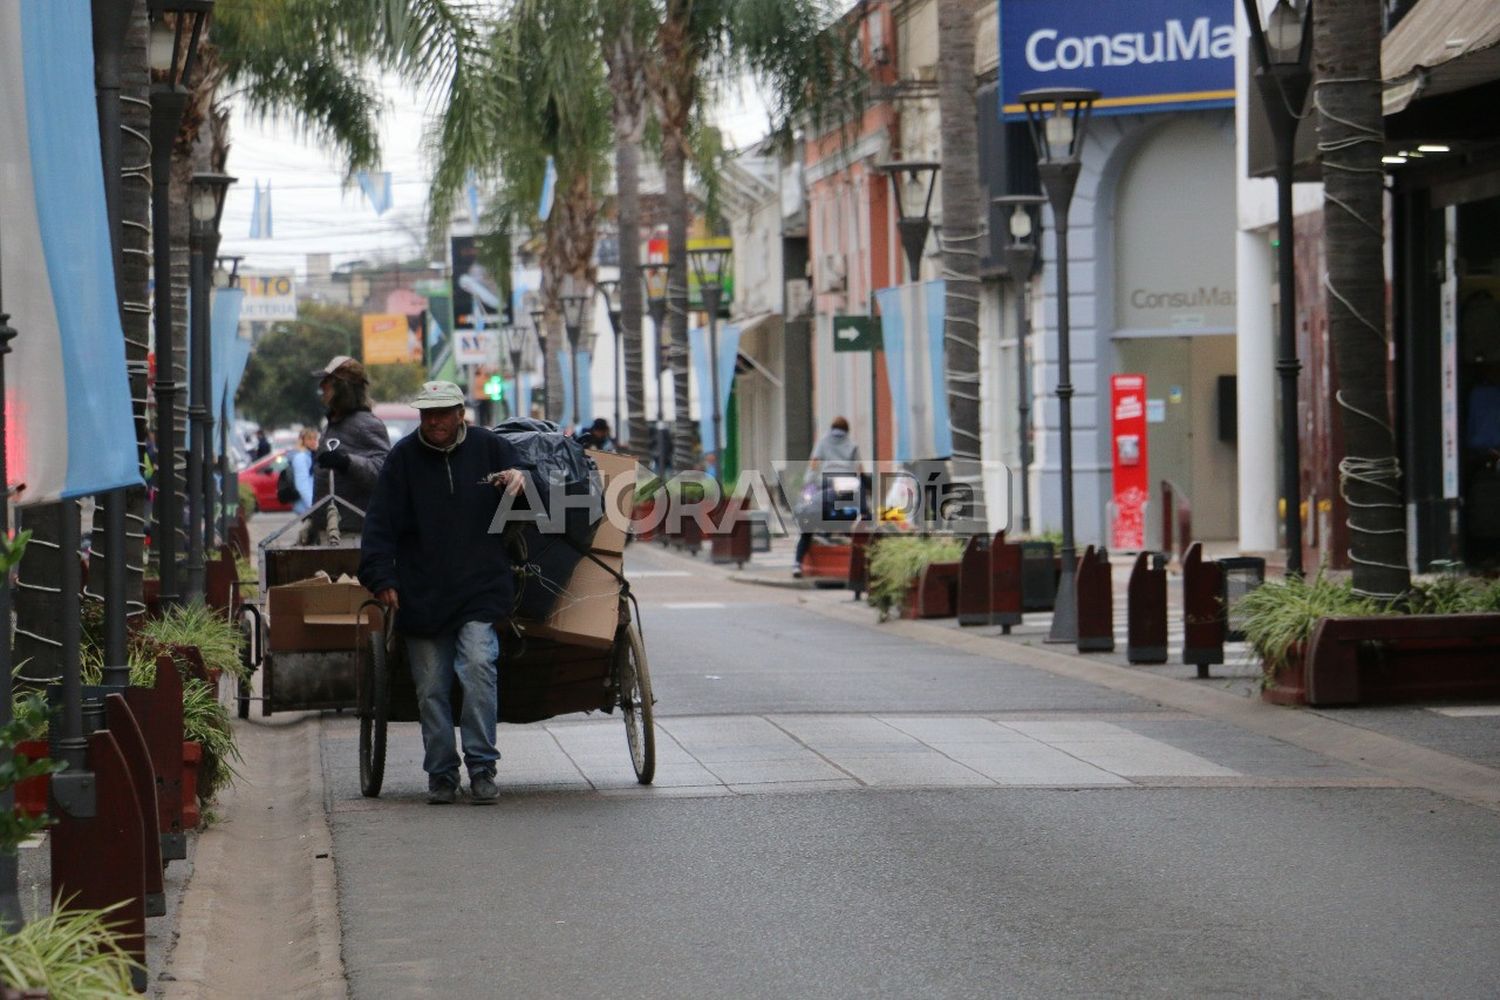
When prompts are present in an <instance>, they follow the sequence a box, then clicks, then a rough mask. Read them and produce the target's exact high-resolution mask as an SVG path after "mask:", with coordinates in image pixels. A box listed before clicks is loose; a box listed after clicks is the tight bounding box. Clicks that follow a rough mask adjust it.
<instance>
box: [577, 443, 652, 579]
mask: <svg viewBox="0 0 1500 1000" xmlns="http://www.w3.org/2000/svg"><path fill="white" fill-rule="evenodd" d="M588 454H589V457H590V458H592V459H593V460H594V464H596V465H598V466H599V474H600V476H601V477H602V478H603V479H604V518H603V519H602V520H601V521H600V522H599V530H598V531H597V532H595V534H594V544H593V550H594V551H595V552H604V553H608V554H610V555H615V556H618V555H623V554H624V552H625V536H626V534H627V533H628V532H629V528H630V518H631V516H632V515H633V514H634V513H635V488H636V482H637V479H636V477H637V474H638V471H639V469H640V465H639V464H638V463H637V462H636V460H635V459H633V458H631V457H629V456H628V455H617V454H615V453H614V452H609V451H593V450H590V451H589V453H588Z"/></svg>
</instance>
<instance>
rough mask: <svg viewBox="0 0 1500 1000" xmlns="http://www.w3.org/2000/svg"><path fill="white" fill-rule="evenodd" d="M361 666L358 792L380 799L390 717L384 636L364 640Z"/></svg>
mask: <svg viewBox="0 0 1500 1000" xmlns="http://www.w3.org/2000/svg"><path fill="white" fill-rule="evenodd" d="M363 652H364V653H365V655H364V656H363V657H362V659H363V661H364V662H363V663H362V664H361V665H360V687H359V690H360V700H359V790H360V793H361V794H363V795H364V796H365V797H366V798H372V799H373V798H376V797H377V796H379V795H380V785H381V783H382V782H383V781H384V780H385V735H386V726H387V724H388V723H389V721H390V714H391V674H390V656H389V654H387V652H386V649H385V635H384V633H383V632H371V633H370V634H368V635H367V636H365V642H364V648H363Z"/></svg>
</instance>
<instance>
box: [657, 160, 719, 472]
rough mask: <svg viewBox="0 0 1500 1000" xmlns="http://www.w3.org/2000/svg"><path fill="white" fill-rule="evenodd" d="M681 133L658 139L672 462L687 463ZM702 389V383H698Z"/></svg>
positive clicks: (692, 437)
mask: <svg viewBox="0 0 1500 1000" xmlns="http://www.w3.org/2000/svg"><path fill="white" fill-rule="evenodd" d="M686 141H687V138H686V136H684V135H682V134H681V133H678V134H675V135H670V134H669V135H667V136H664V137H663V141H662V157H661V166H662V170H663V172H664V173H665V175H666V185H665V186H666V192H665V193H666V197H665V202H666V212H667V263H668V269H667V329H668V331H669V332H670V334H671V340H670V344H671V347H670V348H669V350H670V352H671V358H672V466H673V468H675V469H677V470H678V471H681V470H683V469H690V468H692V467H693V464H694V460H695V458H696V456H695V455H694V446H695V444H696V443H697V441H698V428H697V425H696V424H694V423H693V415H692V410H691V399H690V392H691V384H690V383H689V381H688V360H689V359H688V264H687V230H688V219H689V212H688V201H687V183H686V181H687V177H686V172H687V155H686V148H685V145H684V144H685V143H686ZM702 388H703V391H705V392H706V391H707V390H708V387H707V386H704V387H702Z"/></svg>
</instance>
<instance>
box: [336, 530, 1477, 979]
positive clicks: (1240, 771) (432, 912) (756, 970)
mask: <svg viewBox="0 0 1500 1000" xmlns="http://www.w3.org/2000/svg"><path fill="white" fill-rule="evenodd" d="M627 572H628V574H629V575H630V577H631V579H632V581H633V584H634V589H635V591H636V593H637V594H638V596H639V597H640V601H641V615H642V620H643V621H644V624H645V632H646V639H647V645H648V650H649V654H650V658H651V670H652V676H653V682H654V685H655V688H656V694H657V697H658V699H659V703H658V705H657V711H658V713H659V715H658V743H657V746H658V761H659V763H658V776H657V780H656V783H655V784H654V785H653V786H651V787H642V786H640V785H638V784H637V783H636V782H635V780H634V776H633V774H632V772H631V769H630V764H629V758H628V753H627V750H626V745H625V739H624V731H623V726H622V725H621V723H620V721H619V719H618V718H617V717H613V716H602V717H583V716H572V717H565V718H562V719H556V720H553V721H551V722H548V723H544V724H537V725H533V726H524V727H518V726H506V727H502V728H501V732H500V743H501V750H502V753H503V755H504V759H503V760H502V766H501V771H500V776H499V777H500V784H501V793H502V801H501V804H500V805H499V806H498V807H496V808H494V809H474V808H470V807H468V806H459V807H454V808H447V809H438V808H433V807H430V806H427V805H425V804H424V803H423V801H422V793H423V790H424V788H425V779H424V776H423V775H422V773H421V767H420V757H421V750H420V737H419V733H418V730H417V726H416V725H415V724H400V725H396V726H393V727H392V731H391V732H392V747H391V751H390V754H389V761H388V765H387V777H386V789H385V792H384V793H383V795H382V797H381V798H380V799H378V800H368V799H364V798H362V797H361V796H360V794H359V790H358V782H357V768H356V757H355V738H356V724H355V723H354V721H353V720H352V719H349V718H338V717H333V716H328V717H326V718H325V719H324V720H323V723H322V739H321V746H322V755H323V769H324V784H325V790H326V791H325V794H326V796H327V803H326V804H327V806H328V808H329V813H330V817H331V822H332V830H333V853H334V859H335V862H336V865H337V877H338V892H339V904H340V911H341V918H342V932H343V949H342V950H343V961H344V964H345V968H346V970H347V973H348V976H349V980H350V984H351V992H352V995H353V996H355V997H360V998H363V997H371V998H373V997H385V996H403V997H404V996H444V997H468V996H473V997H483V996H496V995H509V996H524V997H578V996H590V995H611V996H624V997H695V998H701V997H824V996H826V997H868V996H923V997H965V996H986V997H990V996H1036V997H1064V996H1098V995H1115V996H1139V995H1163V996H1198V995H1213V996H1288V997H1290V996H1299V997H1300V996H1348V995H1354V994H1362V995H1367V996H1392V997H1395V996H1413V995H1425V996H1492V995H1494V983H1495V981H1496V980H1497V977H1500V929H1497V927H1496V923H1495V920H1494V913H1495V911H1496V907H1497V904H1500V874H1497V873H1500V823H1497V817H1496V814H1495V813H1494V812H1493V811H1492V810H1490V809H1488V808H1483V807H1482V806H1480V805H1475V804H1470V803H1471V802H1474V801H1480V800H1483V799H1484V798H1485V792H1486V790H1485V789H1484V787H1483V780H1484V778H1485V774H1486V773H1485V772H1479V773H1480V783H1479V786H1474V785H1473V783H1472V778H1470V785H1469V786H1465V787H1471V788H1473V787H1477V788H1478V790H1477V792H1475V793H1474V794H1472V795H1468V796H1466V797H1467V799H1468V801H1465V800H1464V797H1460V798H1454V797H1451V796H1447V795H1443V794H1439V793H1437V792H1434V791H1432V790H1430V788H1429V787H1414V785H1416V784H1421V782H1413V781H1411V780H1405V779H1402V778H1401V777H1399V776H1393V775H1395V774H1397V772H1396V770H1394V769H1393V768H1391V767H1382V766H1375V765H1374V764H1371V765H1370V766H1366V765H1364V764H1362V763H1361V762H1360V756H1359V754H1357V753H1352V752H1336V753H1335V752H1324V751H1323V750H1320V749H1311V748H1312V747H1329V748H1337V747H1340V746H1344V745H1346V744H1347V741H1348V737H1347V735H1346V734H1348V733H1354V734H1368V736H1369V738H1370V739H1374V738H1375V737H1376V734H1379V733H1384V734H1386V735H1387V736H1394V737H1395V738H1396V739H1397V740H1403V741H1410V742H1411V743H1412V744H1414V745H1419V746H1421V745H1425V746H1427V747H1429V749H1430V750H1438V751H1442V752H1444V753H1447V754H1457V755H1459V756H1460V757H1463V756H1467V757H1468V759H1469V761H1470V762H1472V763H1481V764H1490V765H1493V763H1494V759H1493V758H1492V757H1489V756H1487V754H1488V753H1489V750H1490V748H1491V745H1492V742H1493V732H1494V729H1495V719H1494V717H1493V716H1487V715H1484V714H1477V713H1475V712H1471V713H1470V714H1463V713H1460V714H1457V715H1439V714H1437V713H1435V712H1431V711H1428V710H1426V709H1411V710H1404V711H1409V712H1412V713H1418V715H1417V716H1416V717H1415V718H1414V719H1405V720H1404V721H1403V718H1402V717H1397V716H1389V717H1380V718H1366V719H1351V720H1349V722H1352V723H1353V725H1350V724H1348V723H1347V722H1344V721H1340V720H1337V719H1324V718H1320V717H1319V716H1317V715H1314V714H1312V713H1292V712H1288V711H1287V710H1270V709H1267V710H1266V712H1267V713H1270V714H1268V715H1266V716H1264V718H1265V719H1266V720H1267V721H1266V722H1265V723H1264V724H1260V723H1257V724H1256V725H1253V726H1249V725H1242V724H1239V723H1238V722H1237V721H1235V720H1236V719H1237V718H1238V717H1237V716H1236V714H1235V713H1236V712H1244V711H1254V710H1256V709H1257V708H1258V706H1255V705H1253V703H1250V702H1248V701H1245V700H1244V699H1240V698H1239V697H1238V696H1237V695H1230V694H1226V693H1224V692H1222V691H1215V692H1211V693H1212V694H1213V695H1214V697H1216V698H1219V699H1221V700H1223V701H1226V702H1227V701H1228V700H1233V701H1234V704H1231V705H1230V706H1229V709H1227V710H1223V711H1220V710H1214V711H1197V710H1194V709H1192V708H1191V707H1186V708H1185V707H1184V705H1189V706H1191V704H1192V701H1191V699H1192V698H1198V697H1201V695H1200V694H1198V693H1197V692H1199V691H1200V690H1202V689H1200V688H1194V687H1191V686H1190V685H1189V684H1188V683H1187V682H1184V681H1179V680H1168V679H1165V678H1153V677H1151V676H1150V675H1145V674H1143V675H1142V676H1144V677H1146V680H1147V682H1149V683H1151V684H1155V685H1157V688H1160V689H1165V688H1168V687H1170V688H1174V689H1179V688H1180V689H1183V690H1186V691H1188V692H1189V695H1187V696H1184V698H1176V697H1171V698H1159V697H1152V696H1148V695H1146V694H1143V693H1142V692H1141V691H1137V692H1134V693H1131V692H1129V691H1125V690H1122V686H1123V685H1121V684H1111V683H1099V682H1096V681H1095V680H1093V679H1088V678H1085V677H1082V676H1069V675H1068V671H1066V670H1054V669H1038V668H1037V667H1036V666H1029V665H1024V664H1025V662H1026V651H1025V650H1024V649H1023V648H1022V647H1020V646H1019V644H1016V645H1008V644H1007V643H1006V642H1005V641H1003V640H1000V639H998V638H996V639H993V640H990V639H985V640H974V639H972V638H970V637H964V641H963V642H962V643H957V642H945V641H936V640H931V639H929V638H926V637H925V636H926V635H927V633H921V634H919V633H918V632H916V631H915V630H913V629H911V628H908V627H904V626H878V627H877V626H875V625H874V624H873V622H874V614H873V612H868V610H867V609H857V608H853V607H851V606H850V605H849V602H848V601H847V595H845V594H842V593H835V592H804V591H795V590H785V589H775V588H764V587H751V586H746V585H744V584H741V583H736V582H732V581H731V580H730V579H729V577H730V576H732V575H733V573H732V571H726V570H721V569H719V568H716V567H709V566H707V565H706V564H705V562H704V561H703V560H701V559H700V560H697V561H694V560H689V559H686V558H683V557H679V556H675V555H671V554H668V553H665V552H664V551H662V550H659V549H656V548H653V547H647V546H636V547H634V548H633V549H632V550H631V552H630V554H629V556H628V559H627ZM930 633H931V634H932V635H938V636H939V638H941V636H940V634H939V633H938V632H937V631H936V630H930ZM976 641H984V642H985V643H986V645H984V646H980V647H975V646H974V645H973V644H974V642H976ZM1008 650H1014V651H1015V652H1014V654H1013V655H1012V654H1011V653H1009V652H1007V651H1008ZM1007 659H1011V660H1013V661H1014V662H1007ZM1143 690H1145V689H1143ZM1216 704H1217V703H1216ZM1480 711H1482V710H1480ZM1255 718H1256V719H1260V718H1262V717H1261V716H1259V715H1257V716H1255ZM1393 720H1394V721H1393ZM1288 724H1292V725H1293V726H1294V728H1293V729H1292V730H1289V731H1288V732H1289V733H1290V735H1289V736H1287V737H1286V738H1283V737H1282V736H1280V735H1275V734H1279V733H1280V732H1281V729H1278V728H1277V727H1282V728H1285V727H1286V726H1287V725H1288ZM1452 727H1458V728H1457V730H1453V729H1452ZM1455 732H1462V733H1467V734H1468V736H1467V737H1463V738H1461V737H1459V736H1457V735H1455ZM1273 733H1274V734H1273ZM1445 734H1446V735H1445ZM1382 738H1383V737H1382ZM1340 741H1344V742H1340ZM1348 745H1351V746H1363V745H1364V744H1361V743H1357V742H1356V743H1354V744H1348ZM1378 745H1379V746H1384V745H1385V744H1378ZM1401 745H1402V746H1405V745H1406V744H1405V743H1403V744H1401ZM1423 759H1424V760H1425V759H1427V758H1423ZM1442 760H1443V761H1445V762H1450V761H1449V758H1446V757H1445V758H1442ZM1450 763H1452V765H1453V767H1454V768H1456V769H1457V770H1458V771H1460V772H1462V773H1463V774H1465V775H1467V774H1468V772H1463V767H1465V766H1469V765H1467V764H1465V762H1464V761H1462V760H1453V761H1451V762H1450ZM1490 773H1492V772H1490Z"/></svg>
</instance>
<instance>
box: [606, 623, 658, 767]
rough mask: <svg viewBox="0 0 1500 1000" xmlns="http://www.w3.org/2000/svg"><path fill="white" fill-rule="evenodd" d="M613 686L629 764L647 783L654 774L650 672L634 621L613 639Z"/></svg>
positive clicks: (654, 736) (654, 735)
mask: <svg viewBox="0 0 1500 1000" xmlns="http://www.w3.org/2000/svg"><path fill="white" fill-rule="evenodd" d="M615 686H616V690H618V691H619V695H620V714H621V715H623V716H624V717H625V740H626V742H627V743H629V744H630V763H631V765H632V766H633V767H634V768H635V776H636V780H637V781H639V782H640V783H641V784H643V785H649V784H651V779H652V778H653V777H654V776H655V775H656V726H655V723H654V722H653V721H652V711H651V706H652V698H651V671H650V668H649V667H648V666H647V664H646V644H645V642H643V641H642V640H641V633H640V631H639V630H638V629H637V628H636V627H635V623H634V622H631V623H630V624H628V625H626V626H625V627H624V628H623V629H622V630H621V631H620V634H619V635H618V636H617V637H616V639H615Z"/></svg>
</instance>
